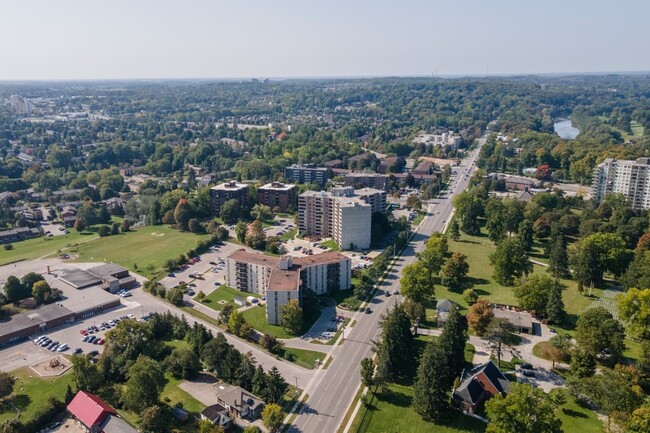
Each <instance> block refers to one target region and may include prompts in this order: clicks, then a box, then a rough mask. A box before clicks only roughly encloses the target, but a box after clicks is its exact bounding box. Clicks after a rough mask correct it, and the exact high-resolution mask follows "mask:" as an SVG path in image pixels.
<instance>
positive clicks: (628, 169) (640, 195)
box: [592, 158, 650, 209]
mask: <svg viewBox="0 0 650 433" xmlns="http://www.w3.org/2000/svg"><path fill="white" fill-rule="evenodd" d="M612 193H619V194H623V195H624V196H625V197H626V198H627V200H628V202H629V203H630V206H631V207H632V209H650V158H639V159H637V160H636V161H631V160H620V161H619V160H616V159H612V158H607V159H606V160H605V161H603V162H602V163H601V164H599V165H598V166H597V167H596V168H595V169H594V175H593V184H592V195H593V197H594V199H595V200H596V201H601V200H602V199H603V198H605V196H606V195H607V194H612Z"/></svg>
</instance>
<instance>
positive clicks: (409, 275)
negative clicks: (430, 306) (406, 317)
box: [400, 261, 435, 303]
mask: <svg viewBox="0 0 650 433" xmlns="http://www.w3.org/2000/svg"><path fill="white" fill-rule="evenodd" d="M400 284H401V286H402V295H404V296H405V297H407V298H409V299H410V300H412V301H414V302H419V303H422V302H424V301H430V300H432V297H433V295H434V293H435V291H434V289H435V288H434V285H433V282H432V281H431V271H430V270H429V269H428V268H427V267H426V266H425V265H424V264H423V263H422V262H420V261H418V262H414V263H411V264H410V265H407V266H404V269H403V270H402V278H401V279H400Z"/></svg>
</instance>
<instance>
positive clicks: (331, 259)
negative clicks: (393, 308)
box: [226, 249, 352, 325]
mask: <svg viewBox="0 0 650 433" xmlns="http://www.w3.org/2000/svg"><path fill="white" fill-rule="evenodd" d="M351 279H352V262H351V260H350V259H349V258H348V257H346V256H344V255H343V254H340V253H337V252H326V253H322V254H316V255H313V256H307V257H291V256H283V257H282V258H279V259H278V258H275V257H270V256H265V255H262V254H259V253H251V252H248V251H246V250H243V249H242V250H239V251H236V252H235V253H233V254H231V255H230V256H228V257H227V258H226V284H227V285H228V286H230V287H233V288H235V289H237V290H239V291H242V292H249V293H258V294H260V295H263V296H266V318H267V320H268V322H269V323H270V324H273V325H277V324H279V323H280V308H281V307H282V305H285V304H286V303H287V302H289V301H290V300H294V299H295V300H297V301H298V302H300V299H301V295H302V294H303V293H302V291H303V290H305V289H309V290H312V291H314V292H315V293H316V294H319V295H320V294H324V293H327V292H330V291H336V290H347V289H349V288H350V285H351Z"/></svg>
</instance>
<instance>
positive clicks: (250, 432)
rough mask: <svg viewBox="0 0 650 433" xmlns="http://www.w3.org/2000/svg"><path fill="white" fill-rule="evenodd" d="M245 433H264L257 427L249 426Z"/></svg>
mask: <svg viewBox="0 0 650 433" xmlns="http://www.w3.org/2000/svg"><path fill="white" fill-rule="evenodd" d="M244 433H262V430H261V429H260V428H259V427H258V426H256V425H249V426H248V427H246V428H244Z"/></svg>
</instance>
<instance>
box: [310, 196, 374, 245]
mask: <svg viewBox="0 0 650 433" xmlns="http://www.w3.org/2000/svg"><path fill="white" fill-rule="evenodd" d="M385 211H386V192H385V191H380V190H377V189H372V188H363V189H360V190H355V189H354V188H352V187H341V188H332V189H331V191H329V192H327V191H320V192H317V191H306V192H304V193H303V194H301V195H300V196H299V197H298V230H299V232H300V234H302V235H305V236H309V237H316V238H323V237H331V238H333V239H334V241H335V242H336V243H337V244H338V245H339V246H340V247H341V248H343V249H362V250H364V249H368V248H370V231H371V230H370V229H371V225H372V214H373V213H377V212H385Z"/></svg>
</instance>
